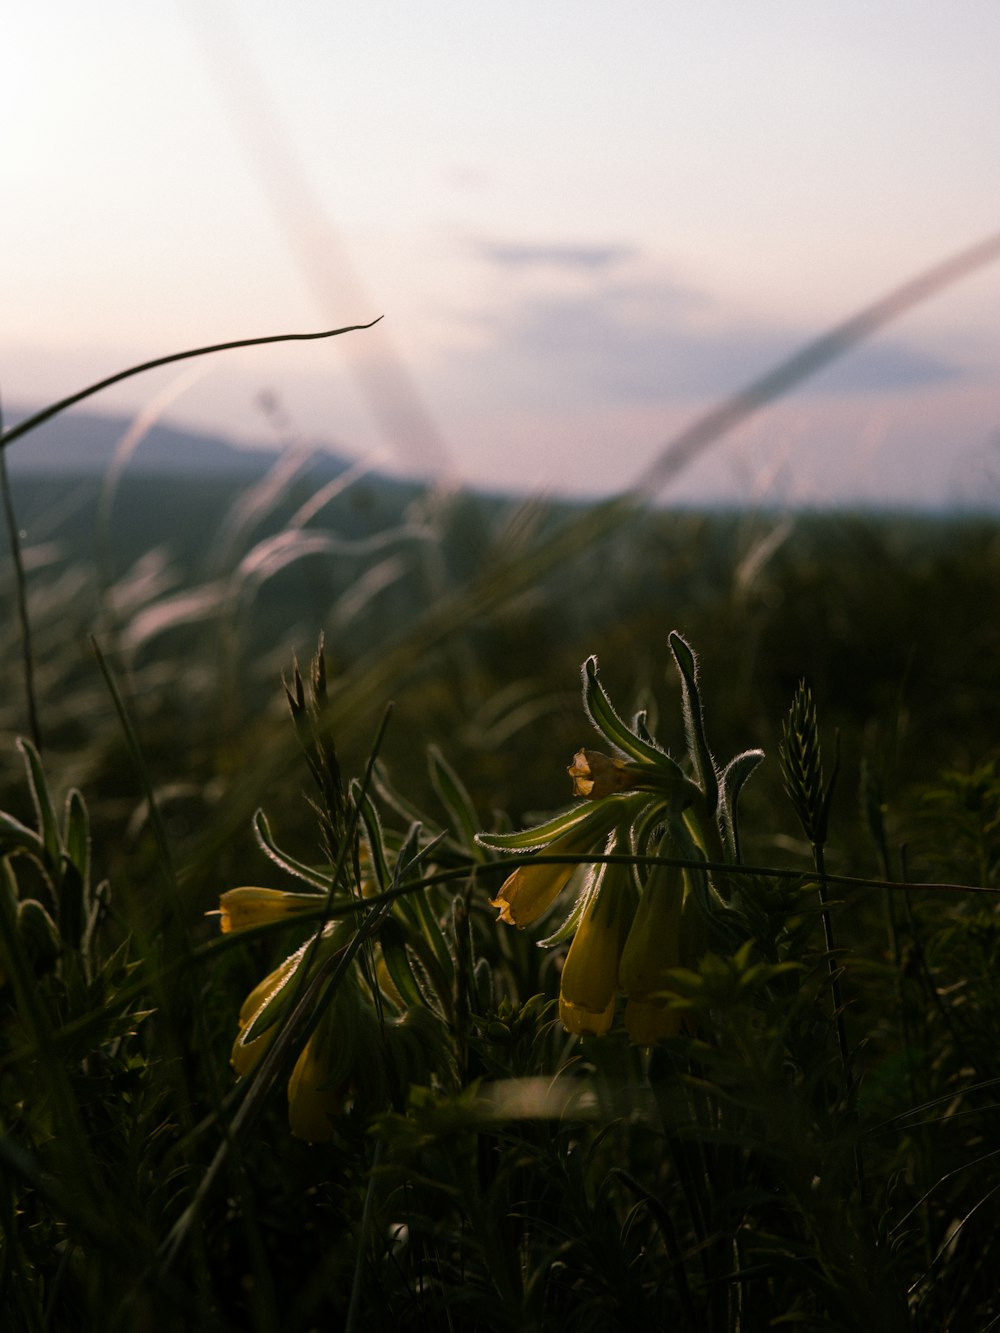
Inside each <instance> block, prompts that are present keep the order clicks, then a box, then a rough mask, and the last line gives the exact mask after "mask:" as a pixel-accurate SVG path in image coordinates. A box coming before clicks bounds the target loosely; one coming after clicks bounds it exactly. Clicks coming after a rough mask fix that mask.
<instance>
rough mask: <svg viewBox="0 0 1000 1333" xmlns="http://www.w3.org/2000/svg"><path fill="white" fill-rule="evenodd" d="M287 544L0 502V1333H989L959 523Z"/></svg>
mask: <svg viewBox="0 0 1000 1333" xmlns="http://www.w3.org/2000/svg"><path fill="white" fill-rule="evenodd" d="M88 488H89V489H88ZM314 495H315V491H314V490H312V489H310V486H309V483H308V479H304V478H303V477H301V476H295V475H287V476H286V475H284V474H282V473H281V472H280V470H279V471H278V472H276V473H275V474H274V475H272V476H271V477H270V478H269V479H266V480H264V481H261V482H259V483H257V484H255V486H254V487H253V488H252V489H250V490H243V491H234V488H233V483H232V481H231V480H226V479H222V478H220V479H218V481H217V482H212V481H211V480H210V479H209V480H207V481H206V479H204V478H202V479H199V480H198V481H196V482H194V481H192V482H189V483H185V482H184V481H183V480H180V479H173V480H170V481H168V480H167V479H163V478H160V479H157V478H143V477H136V478H131V479H130V478H129V477H128V476H126V477H125V478H124V479H123V480H122V481H121V483H120V486H119V489H118V491H117V493H116V495H115V496H114V500H113V504H110V503H109V500H108V497H107V495H105V497H104V499H103V500H102V498H101V489H100V485H99V484H96V483H94V482H93V481H92V480H91V481H88V480H87V479H81V478H76V479H73V478H68V479H67V478H64V479H62V480H61V481H60V482H59V483H58V484H56V483H55V482H54V481H52V479H48V480H45V481H42V480H38V479H35V480H32V479H30V478H19V479H18V482H17V485H16V486H15V488H14V490H13V503H14V506H15V513H16V514H17V521H18V528H19V529H20V528H22V527H23V529H24V530H25V531H26V532H27V533H28V537H27V539H26V542H25V546H24V549H23V552H22V557H23V563H24V565H25V567H26V570H27V612H28V623H29V626H30V667H29V668H28V669H26V667H25V661H24V653H23V643H24V640H23V631H22V629H21V627H20V626H19V624H18V619H17V617H16V616H15V615H13V614H12V615H9V616H8V618H7V620H6V622H5V626H4V630H3V633H4V638H5V643H4V653H3V657H2V662H3V672H4V678H3V691H2V694H0V726H2V730H3V737H4V742H3V749H2V754H0V784H2V809H3V811H4V812H5V813H4V814H3V815H2V816H0V849H2V852H3V860H2V868H3V876H4V882H3V884H2V885H0V927H2V929H0V979H2V982H3V987H2V990H0V1159H2V1179H0V1232H2V1241H3V1251H2V1257H0V1309H3V1310H4V1311H5V1312H7V1314H6V1317H7V1320H8V1323H7V1326H8V1327H11V1328H13V1329H18V1330H20V1329H24V1330H32V1331H33V1330H42V1329H58V1330H63V1329H66V1330H70V1329H79V1330H91V1329H94V1328H101V1329H108V1330H118V1329H121V1330H130V1331H131V1330H136V1329H175V1328H177V1329H180V1328H186V1329H199V1330H200V1329H205V1330H209V1329H212V1330H216V1329H218V1330H234V1331H235V1330H244V1329H259V1330H271V1329H275V1328H281V1329H283V1330H303V1333H305V1331H306V1330H310V1329H314V1328H342V1327H343V1328H348V1329H354V1330H361V1329H372V1328H382V1327H386V1326H389V1325H390V1323H391V1324H392V1325H393V1326H395V1327H397V1328H399V1329H414V1330H417V1329H421V1330H424V1329H435V1330H436V1329H439V1328H440V1329H463V1330H464V1329H469V1330H472V1329H476V1330H494V1329H496V1330H508V1329H509V1330H511V1331H512V1333H514V1330H524V1329H538V1330H543V1329H544V1330H549V1329H559V1328H566V1329H574V1330H577V1329H579V1330H586V1329H593V1330H595V1331H598V1330H600V1331H603V1330H608V1329H619V1328H621V1329H630V1330H633V1331H634V1330H635V1329H647V1328H649V1329H658V1328H664V1327H678V1328H685V1329H692V1330H710V1331H711V1333H715V1330H730V1329H731V1330H741V1331H743V1333H756V1330H764V1329H770V1328H775V1327H783V1326H784V1325H785V1324H792V1325H798V1326H799V1327H804V1328H809V1329H839V1330H845V1333H846V1331H847V1330H851V1331H852V1333H853V1331H854V1330H857V1329H859V1328H872V1327H877V1328H880V1329H887V1330H888V1329H904V1328H905V1329H910V1328H915V1329H924V1330H928V1331H931V1330H934V1331H935V1333H936V1331H937V1330H942V1329H955V1330H963V1331H964V1330H986V1329H988V1328H991V1327H994V1326H1000V1301H998V1299H997V1296H996V1281H995V1273H996V1271H997V1264H998V1261H1000V1251H998V1242H997V1236H998V1234H1000V1230H998V1226H997V1222H998V1217H1000V1203H998V1197H1000V1158H998V1155H997V1154H998V1152H1000V1149H997V1148H996V1146H995V1145H994V1141H993V1136H994V1133H995V1130H996V1126H997V1124H998V1115H1000V1068H998V1062H997V1051H998V1049H1000V1042H998V1036H1000V992H998V990H997V986H998V983H997V980H996V979H997V977H998V976H1000V970H998V963H1000V927H998V921H1000V918H998V916H997V913H996V908H995V904H996V898H995V894H996V892H997V890H998V887H1000V886H998V870H1000V762H998V751H997V736H998V734H1000V729H998V694H1000V692H998V690H997V680H998V674H997V671H998V667H997V664H998V662H1000V617H998V616H997V588H998V587H1000V531H998V526H997V524H996V522H995V520H993V519H990V518H975V517H965V518H957V517H952V518H947V517H932V516H923V515H871V514H869V515H863V514H841V513H828V514H819V513H816V514H795V513H790V514H784V513H772V512H758V513H710V512H704V513H699V512H671V511H662V512H649V511H646V510H640V509H638V508H635V507H632V508H627V509H626V508H624V507H622V508H620V509H619V510H616V511H615V512H614V513H613V514H610V516H609V512H608V511H607V510H606V509H601V508H600V507H596V508H592V509H588V508H585V507H570V506H557V505H542V504H525V505H515V504H513V503H511V502H503V501H499V500H495V499H494V500H486V499H483V498H479V497H463V496H451V495H434V494H429V495H424V494H418V493H408V492H402V491H398V492H393V493H392V495H389V496H387V495H386V494H383V493H380V492H378V490H377V489H374V490H373V489H372V487H371V486H370V485H368V486H367V489H366V484H365V483H357V484H355V485H352V486H347V487H346V488H345V489H344V490H343V491H342V492H341V493H340V494H339V495H336V496H333V495H331V496H330V497H329V498H328V502H327V503H326V504H325V505H323V507H319V505H318V504H314V503H313V500H314ZM3 580H4V583H5V587H4V592H5V595H6V597H7V601H8V605H9V606H11V607H14V606H16V604H17V586H16V578H15V566H14V564H13V563H12V561H10V560H8V561H7V562H6V563H5V565H4V569H3ZM321 634H322V635H325V639H324V646H323V651H322V653H320V654H317V652H316V649H317V643H318V641H319V636H320V635H321ZM692 648H693V649H695V650H697V654H698V657H697V661H696V660H695V658H694V656H693V654H692V652H691V649H692ZM595 656H596V664H595V662H594V657H595ZM581 666H582V667H583V669H582V673H581ZM802 682H804V685H803V684H802ZM29 685H30V697H31V699H33V705H34V708H33V711H34V714H35V719H36V720H35V723H34V724H33V723H32V708H31V705H30V703H29ZM390 704H392V708H391V710H389V709H388V705H390ZM18 738H20V739H18ZM567 769H571V770H572V772H571V773H570V774H567ZM523 829H529V830H531V829H533V830H534V832H527V833H523V834H522V833H521V832H520V831H521V830H523ZM570 872H573V873H572V874H571V873H570ZM929 886H936V887H929ZM498 917H499V918H503V919H498ZM539 941H544V947H541V948H540V947H538V946H539Z"/></svg>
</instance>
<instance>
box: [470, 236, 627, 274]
mask: <svg viewBox="0 0 1000 1333" xmlns="http://www.w3.org/2000/svg"><path fill="white" fill-rule="evenodd" d="M476 250H477V251H478V253H479V255H480V256H481V257H482V258H483V259H485V260H487V262H488V263H490V264H495V265H496V266H497V267H498V268H520V269H527V268H549V269H569V270H571V271H584V272H588V273H590V272H596V271H600V270H603V269H608V268H611V267H612V266H614V265H616V264H620V263H621V262H622V261H624V260H628V259H632V258H634V257H635V255H636V254H637V251H636V249H635V247H634V246H631V245H552V244H530V243H525V242H521V241H479V242H478V243H477V244H476Z"/></svg>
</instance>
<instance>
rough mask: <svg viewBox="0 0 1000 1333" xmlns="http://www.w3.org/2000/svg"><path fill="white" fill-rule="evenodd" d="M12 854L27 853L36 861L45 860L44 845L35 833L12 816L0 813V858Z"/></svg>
mask: <svg viewBox="0 0 1000 1333" xmlns="http://www.w3.org/2000/svg"><path fill="white" fill-rule="evenodd" d="M12 852H27V854H28V855H29V856H33V857H34V858H35V859H36V860H37V861H41V862H44V860H45V844H44V843H43V842H42V839H41V838H40V837H39V835H38V834H37V833H36V832H35V830H34V829H30V828H28V826H27V824H22V823H21V821H20V820H19V819H15V818H14V816H13V815H8V814H6V813H5V812H3V811H0V856H9V855H10V854H11V853H12Z"/></svg>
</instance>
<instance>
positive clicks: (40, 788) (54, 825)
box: [17, 736, 62, 874]
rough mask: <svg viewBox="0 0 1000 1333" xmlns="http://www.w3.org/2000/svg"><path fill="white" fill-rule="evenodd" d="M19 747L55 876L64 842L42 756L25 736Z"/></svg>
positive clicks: (48, 863) (50, 868)
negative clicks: (61, 838) (60, 833)
mask: <svg viewBox="0 0 1000 1333" xmlns="http://www.w3.org/2000/svg"><path fill="white" fill-rule="evenodd" d="M17 745H18V749H19V750H20V751H21V753H22V754H23V755H24V763H25V768H26V769H27V773H28V785H29V787H30V788H31V799H32V801H33V802H34V806H35V814H36V816H37V818H38V828H39V832H40V833H41V835H42V845H43V847H44V851H45V861H46V864H47V865H48V868H49V870H50V871H51V872H52V873H53V874H54V873H55V872H56V869H57V867H58V865H59V856H60V853H61V852H62V842H61V840H60V837H59V824H58V822H57V820H56V812H55V809H54V807H53V805H52V798H51V796H50V795H49V788H48V784H47V783H46V781H45V771H44V769H43V768H42V760H41V756H40V755H39V753H38V751H37V750H36V749H35V747H34V746H33V745H32V743H31V742H30V741H29V740H25V738H24V737H23V736H21V737H19V738H18V741H17Z"/></svg>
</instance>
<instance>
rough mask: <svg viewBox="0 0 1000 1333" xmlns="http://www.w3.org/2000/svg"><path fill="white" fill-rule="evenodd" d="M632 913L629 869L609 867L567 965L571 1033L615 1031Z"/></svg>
mask: <svg viewBox="0 0 1000 1333" xmlns="http://www.w3.org/2000/svg"><path fill="white" fill-rule="evenodd" d="M609 850H613V845H611V846H609ZM634 910H635V888H634V886H633V884H632V877H631V874H630V872H629V868H628V866H623V865H613V864H612V865H606V866H605V867H604V868H603V870H602V871H601V872H600V875H599V878H598V879H597V881H596V884H595V886H594V888H593V889H592V890H591V897H590V900H589V902H588V903H587V906H586V908H585V909H584V913H583V917H582V919H581V921H580V924H579V926H578V927H577V930H576V934H575V935H574V936H573V942H572V944H571V945H570V946H569V952H568V953H567V955H566V961H565V963H564V964H563V969H562V976H561V978H560V983H559V1017H560V1018H561V1019H562V1023H563V1027H565V1028H566V1030H567V1031H568V1032H575V1033H579V1034H582V1033H591V1034H593V1035H595V1036H601V1035H603V1034H604V1033H605V1032H607V1031H608V1029H609V1028H610V1027H611V1023H612V1021H613V1019H614V1012H615V997H616V995H617V993H618V966H619V960H620V958H621V952H622V946H623V945H624V943H625V939H626V937H627V935H628V930H629V926H630V924H631V921H632V914H633V911H634Z"/></svg>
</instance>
